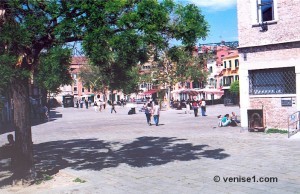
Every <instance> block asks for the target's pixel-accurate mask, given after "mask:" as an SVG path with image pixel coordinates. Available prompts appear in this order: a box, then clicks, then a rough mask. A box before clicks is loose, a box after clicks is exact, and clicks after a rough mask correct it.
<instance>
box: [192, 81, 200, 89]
mask: <svg viewBox="0 0 300 194" xmlns="http://www.w3.org/2000/svg"><path fill="white" fill-rule="evenodd" d="M192 83H193V88H200V83H199V82H192Z"/></svg>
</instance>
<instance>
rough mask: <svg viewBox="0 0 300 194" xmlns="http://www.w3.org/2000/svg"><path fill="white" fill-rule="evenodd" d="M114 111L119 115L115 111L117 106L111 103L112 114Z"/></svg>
mask: <svg viewBox="0 0 300 194" xmlns="http://www.w3.org/2000/svg"><path fill="white" fill-rule="evenodd" d="M113 111H115V113H117V111H116V109H115V104H114V103H113V102H112V103H111V113H113Z"/></svg>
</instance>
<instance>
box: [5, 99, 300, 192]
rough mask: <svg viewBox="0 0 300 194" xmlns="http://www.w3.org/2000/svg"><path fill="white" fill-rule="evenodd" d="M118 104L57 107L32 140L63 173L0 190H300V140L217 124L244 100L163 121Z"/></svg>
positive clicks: (42, 163)
mask: <svg viewBox="0 0 300 194" xmlns="http://www.w3.org/2000/svg"><path fill="white" fill-rule="evenodd" d="M116 110H117V113H116V114H115V113H113V114H111V113H110V110H109V109H106V110H104V111H103V112H94V110H93V109H92V108H90V109H76V108H57V109H55V110H53V111H52V119H53V120H52V121H50V122H47V123H44V124H40V125H36V126H33V128H32V131H33V142H34V144H35V155H36V156H35V159H36V164H37V168H38V169H40V168H43V169H49V170H59V172H58V173H56V175H54V179H52V180H50V181H46V182H45V183H42V184H40V185H33V186H29V187H26V188H21V187H4V188H1V189H0V193H109V194H110V193H113V194H114V193H131V194H132V193H151V194H153V193H172V194H173V193H280V194H281V193H300V179H299V177H300V167H299V161H300V159H299V158H300V157H299V156H300V149H299V145H300V141H299V139H288V138H287V135H286V134H284V135H283V134H265V133H250V132H248V131H244V130H242V129H241V128H240V127H222V128H220V127H218V126H217V124H218V119H217V115H220V114H221V115H224V114H225V113H231V112H232V111H234V112H236V113H239V109H238V107H224V106H223V105H214V106H208V107H207V114H208V116H207V117H201V116H199V117H194V115H193V114H185V113H184V111H183V110H168V111H162V112H161V116H160V125H159V126H154V125H152V126H148V125H147V123H146V117H145V115H144V113H141V112H138V113H137V114H135V115H127V112H128V110H129V108H126V107H117V109H116ZM5 138H6V135H1V136H0V142H4V141H5ZM1 173H2V174H4V173H5V171H2V172H0V175H1ZM6 173H7V172H6ZM3 176H4V175H1V176H0V184H1V177H3ZM76 178H80V179H81V180H85V181H86V182H85V183H78V182H74V180H75V179H76ZM261 181H263V182H261Z"/></svg>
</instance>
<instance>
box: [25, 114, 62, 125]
mask: <svg viewBox="0 0 300 194" xmlns="http://www.w3.org/2000/svg"><path fill="white" fill-rule="evenodd" d="M62 116H63V115H62V114H61V113H59V112H57V111H55V110H51V111H50V118H49V119H40V117H36V118H33V119H32V120H31V126H35V125H40V124H43V123H47V122H51V121H55V120H57V119H59V118H62Z"/></svg>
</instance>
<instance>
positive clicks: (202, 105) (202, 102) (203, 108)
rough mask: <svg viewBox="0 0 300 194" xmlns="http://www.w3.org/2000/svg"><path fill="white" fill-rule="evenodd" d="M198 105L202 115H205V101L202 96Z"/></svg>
mask: <svg viewBox="0 0 300 194" xmlns="http://www.w3.org/2000/svg"><path fill="white" fill-rule="evenodd" d="M200 106H201V114H202V116H206V102H205V100H204V98H202V100H201V104H200Z"/></svg>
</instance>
